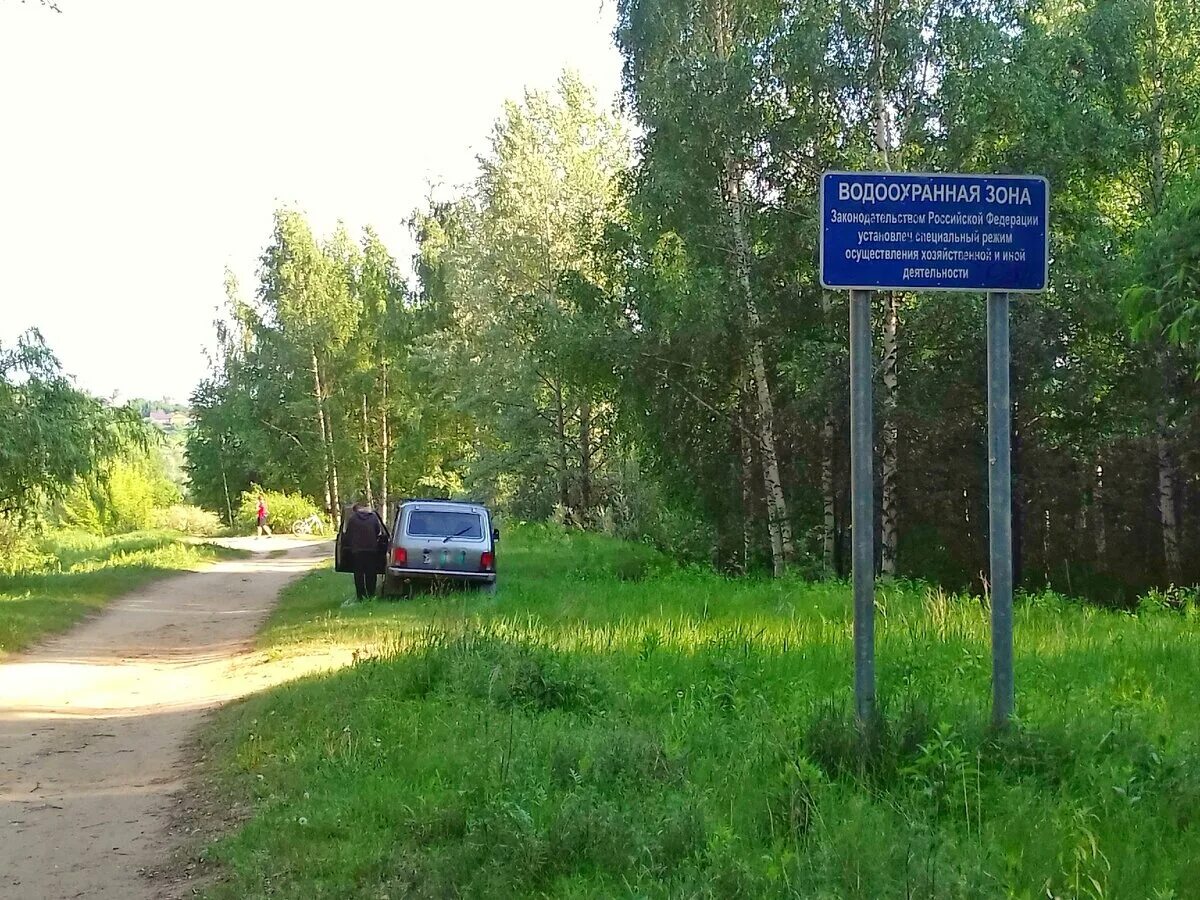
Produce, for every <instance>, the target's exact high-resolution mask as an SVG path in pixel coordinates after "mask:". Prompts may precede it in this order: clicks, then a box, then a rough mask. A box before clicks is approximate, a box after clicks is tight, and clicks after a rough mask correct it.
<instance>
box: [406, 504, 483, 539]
mask: <svg viewBox="0 0 1200 900" xmlns="http://www.w3.org/2000/svg"><path fill="white" fill-rule="evenodd" d="M408 533H409V534H411V535H414V536H416V537H441V538H444V537H461V538H465V539H468V540H476V541H477V540H479V539H480V538H482V537H483V519H482V518H480V516H479V514H478V513H473V512H452V511H450V510H442V509H414V510H413V511H412V512H411V513H409V515H408Z"/></svg>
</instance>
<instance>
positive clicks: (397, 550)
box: [392, 547, 408, 566]
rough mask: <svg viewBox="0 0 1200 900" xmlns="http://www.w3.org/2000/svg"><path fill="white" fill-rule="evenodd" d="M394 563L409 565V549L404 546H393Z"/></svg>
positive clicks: (395, 564) (396, 564)
mask: <svg viewBox="0 0 1200 900" xmlns="http://www.w3.org/2000/svg"><path fill="white" fill-rule="evenodd" d="M392 565H394V566H405V565H408V551H407V550H405V549H404V548H403V547H394V548H392Z"/></svg>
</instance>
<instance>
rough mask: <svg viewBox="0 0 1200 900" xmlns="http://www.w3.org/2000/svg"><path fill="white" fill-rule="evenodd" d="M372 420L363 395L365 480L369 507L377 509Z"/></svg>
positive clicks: (365, 396)
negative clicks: (372, 459) (368, 414)
mask: <svg viewBox="0 0 1200 900" xmlns="http://www.w3.org/2000/svg"><path fill="white" fill-rule="evenodd" d="M370 432H371V420H370V419H369V418H368V416H367V395H366V394H363V395H362V448H363V480H364V481H365V482H366V483H367V506H369V507H371V509H375V490H374V488H373V487H372V486H371V437H370Z"/></svg>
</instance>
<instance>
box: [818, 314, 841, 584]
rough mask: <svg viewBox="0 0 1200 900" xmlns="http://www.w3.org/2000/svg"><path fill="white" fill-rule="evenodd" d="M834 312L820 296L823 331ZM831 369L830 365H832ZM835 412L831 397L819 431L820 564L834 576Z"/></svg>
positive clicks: (835, 532)
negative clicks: (823, 321)
mask: <svg viewBox="0 0 1200 900" xmlns="http://www.w3.org/2000/svg"><path fill="white" fill-rule="evenodd" d="M832 310H833V302H832V300H831V298H830V296H829V293H828V292H823V293H822V295H821V311H822V312H823V313H824V315H825V327H826V328H832V322H831V321H830V320H831V313H832ZM830 367H831V368H833V366H832V361H831V366H830ZM835 415H836V411H835V408H834V401H833V397H832V392H831V396H830V399H829V405H828V406H827V407H826V409H825V422H824V424H823V425H822V427H821V505H822V513H823V515H822V523H821V564H822V566H823V567H824V570H825V574H826V575H830V574H832V573H833V571H834V568H835V566H836V564H837V560H836V558H835V553H836V546H837V545H836V540H837V495H836V493H835V490H836V486H835V484H834V468H833V461H834V453H835V452H836V447H835V446H834V444H835V441H836V440H837V426H836V424H835V418H834V417H835Z"/></svg>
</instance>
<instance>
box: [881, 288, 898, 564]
mask: <svg viewBox="0 0 1200 900" xmlns="http://www.w3.org/2000/svg"><path fill="white" fill-rule="evenodd" d="M897 296H898V295H897V293H896V292H895V291H887V292H885V293H884V295H883V303H884V313H883V377H882V387H883V398H882V400H883V416H882V418H883V422H882V424H881V428H880V448H879V449H880V452H879V455H880V495H881V510H880V517H879V526H880V552H879V567H880V571H881V572H883V574H884V575H888V576H894V575H895V574H896V549H897V544H898V543H899V539H900V526H899V514H898V510H897V494H898V493H899V492H898V491H897V484H896V482H897V478H896V475H897V472H898V470H899V468H900V464H899V446H898V443H899V428H898V427H897V424H896V406H897V402H898V389H899V377H898V369H899V365H898V361H899V355H900V348H899V344H900V308H899V301H898V299H897Z"/></svg>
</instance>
